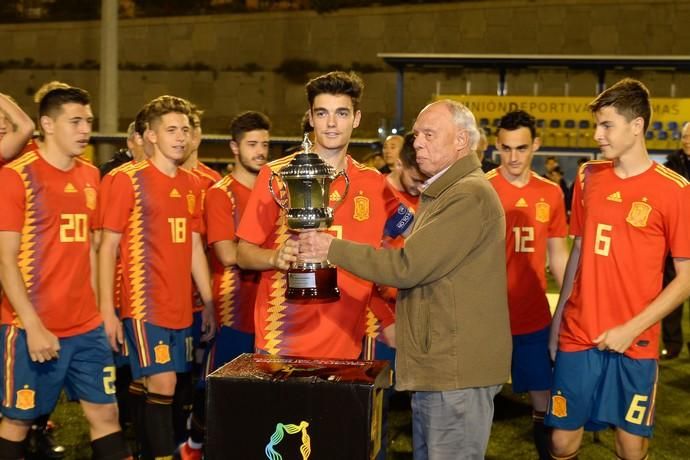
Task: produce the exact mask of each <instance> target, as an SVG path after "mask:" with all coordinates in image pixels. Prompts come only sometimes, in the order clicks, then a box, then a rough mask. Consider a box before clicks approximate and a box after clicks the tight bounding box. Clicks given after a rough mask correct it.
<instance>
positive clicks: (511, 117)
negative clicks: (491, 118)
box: [496, 110, 537, 139]
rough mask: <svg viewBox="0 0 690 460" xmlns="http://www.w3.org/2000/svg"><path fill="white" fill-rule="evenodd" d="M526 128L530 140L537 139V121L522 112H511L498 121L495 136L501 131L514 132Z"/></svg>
mask: <svg viewBox="0 0 690 460" xmlns="http://www.w3.org/2000/svg"><path fill="white" fill-rule="evenodd" d="M520 128H527V129H529V133H530V134H531V135H532V139H534V138H536V137H537V120H536V119H535V118H534V117H533V116H532V115H530V114H529V113H527V112H525V111H524V110H513V111H512V112H508V113H506V114H505V115H503V116H502V117H501V119H500V120H498V128H497V129H496V134H497V135H498V131H499V130H501V129H505V130H506V131H515V130H516V129H520Z"/></svg>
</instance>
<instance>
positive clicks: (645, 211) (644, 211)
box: [625, 201, 652, 227]
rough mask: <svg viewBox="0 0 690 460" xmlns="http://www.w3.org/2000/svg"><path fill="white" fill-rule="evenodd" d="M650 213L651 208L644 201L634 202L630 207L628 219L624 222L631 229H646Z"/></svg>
mask: <svg viewBox="0 0 690 460" xmlns="http://www.w3.org/2000/svg"><path fill="white" fill-rule="evenodd" d="M650 212H652V207H651V206H650V205H648V204H647V203H645V202H644V201H635V202H633V204H632V206H631V207H630V212H628V217H626V218H625V221H626V222H627V223H629V224H630V225H632V226H633V227H646V226H647V219H649V213H650Z"/></svg>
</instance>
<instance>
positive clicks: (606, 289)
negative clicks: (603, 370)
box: [559, 161, 690, 359]
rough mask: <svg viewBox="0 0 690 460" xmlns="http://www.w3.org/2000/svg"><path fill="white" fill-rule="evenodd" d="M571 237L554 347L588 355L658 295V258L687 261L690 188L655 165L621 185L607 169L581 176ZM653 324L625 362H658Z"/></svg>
mask: <svg viewBox="0 0 690 460" xmlns="http://www.w3.org/2000/svg"><path fill="white" fill-rule="evenodd" d="M573 190H574V193H573V207H572V214H571V218H570V232H571V233H572V234H573V235H575V236H576V237H578V236H579V237H581V238H582V241H581V251H580V265H579V267H578V270H577V273H576V275H575V282H574V284H573V290H572V294H571V295H570V298H568V300H567V303H566V305H565V310H564V311H563V322H562V325H561V333H560V339H559V347H560V349H561V350H564V351H580V350H585V349H589V348H592V347H594V346H595V345H594V344H593V340H594V339H595V338H597V337H598V336H599V335H600V334H601V333H603V332H605V331H607V330H609V329H611V328H613V327H615V326H619V325H621V324H623V323H625V322H626V321H628V320H629V319H630V318H632V317H633V316H636V315H637V314H639V313H640V312H641V311H642V310H644V309H645V308H647V306H648V305H649V303H650V302H651V301H652V300H654V299H655V298H656V297H657V296H658V295H659V293H660V292H661V290H662V273H663V267H664V258H665V257H666V254H667V253H668V251H669V250H670V251H671V254H673V257H679V258H687V257H690V187H688V182H687V180H685V178H683V177H682V176H681V175H679V174H677V173H675V172H673V171H671V170H670V169H668V168H666V167H664V166H661V165H659V164H657V163H653V164H652V166H651V167H650V168H649V169H647V170H646V171H645V172H643V173H642V174H639V175H637V176H634V177H629V178H626V179H621V178H619V177H618V176H616V174H615V173H614V170H613V163H612V162H610V161H591V162H588V163H585V164H584V165H583V166H582V167H581V168H580V171H579V174H578V176H577V178H576V183H575V187H574V189H573ZM658 349H659V323H657V324H655V325H654V326H652V327H650V328H649V329H647V330H646V331H644V332H643V333H642V334H640V335H639V336H638V337H636V338H635V340H634V341H633V343H632V345H631V346H630V348H629V349H628V350H627V351H626V352H625V355H626V356H628V357H630V358H634V359H645V358H657V357H658Z"/></svg>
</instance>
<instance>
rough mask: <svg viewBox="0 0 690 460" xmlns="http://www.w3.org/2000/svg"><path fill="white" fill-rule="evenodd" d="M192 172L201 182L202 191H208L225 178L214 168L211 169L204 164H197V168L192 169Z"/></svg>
mask: <svg viewBox="0 0 690 460" xmlns="http://www.w3.org/2000/svg"><path fill="white" fill-rule="evenodd" d="M192 172H193V173H194V175H195V176H197V177H198V178H199V180H200V184H199V185H200V186H201V189H202V190H208V189H209V188H211V186H212V185H213V184H215V183H216V182H218V181H219V180H221V179H222V178H223V177H222V176H221V175H220V174H219V173H218V171H216V170H215V169H213V168H209V167H208V166H206V165H205V164H203V163H202V162H200V161H199V162H197V164H196V167H195V168H192Z"/></svg>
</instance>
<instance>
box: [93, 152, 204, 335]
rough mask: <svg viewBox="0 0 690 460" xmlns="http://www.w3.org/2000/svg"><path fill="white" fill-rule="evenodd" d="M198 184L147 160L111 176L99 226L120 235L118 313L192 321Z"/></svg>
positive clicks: (171, 322) (156, 320) (176, 323)
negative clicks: (164, 172)
mask: <svg viewBox="0 0 690 460" xmlns="http://www.w3.org/2000/svg"><path fill="white" fill-rule="evenodd" d="M199 201H200V198H199V185H198V181H197V179H196V178H195V177H194V175H193V174H192V173H190V172H188V171H185V170H183V169H178V170H177V174H176V176H175V177H169V176H167V175H165V174H163V173H162V172H161V171H159V170H158V168H156V166H154V165H153V163H152V162H151V161H150V160H146V161H142V162H138V163H131V164H128V165H126V166H124V167H123V168H122V169H119V170H118V171H117V172H116V173H115V174H114V175H113V178H112V184H110V190H109V191H108V203H107V204H106V206H104V209H103V228H104V229H107V230H111V231H114V232H117V233H121V234H122V239H121V240H120V260H121V263H122V268H123V279H122V295H123V301H122V310H121V314H122V318H133V319H136V320H140V321H148V322H150V323H152V324H154V325H156V326H159V327H166V328H170V329H183V328H186V327H189V326H190V325H191V324H192V302H191V298H192V297H191V296H192V278H191V271H192V232H194V233H199V228H200V227H201V224H200V222H199V221H200V213H199V206H200V203H199Z"/></svg>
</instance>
